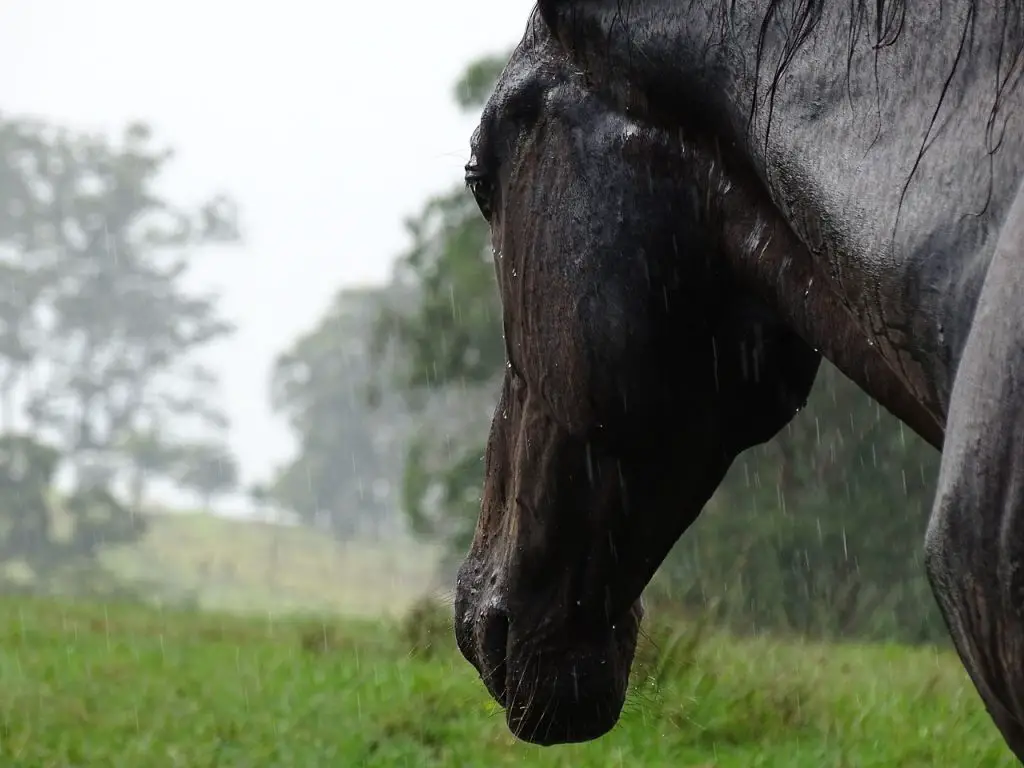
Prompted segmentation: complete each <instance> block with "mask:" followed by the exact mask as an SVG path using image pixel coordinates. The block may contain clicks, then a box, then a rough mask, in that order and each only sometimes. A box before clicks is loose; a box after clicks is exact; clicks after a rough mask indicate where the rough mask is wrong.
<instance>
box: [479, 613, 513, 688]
mask: <svg viewBox="0 0 1024 768" xmlns="http://www.w3.org/2000/svg"><path fill="white" fill-rule="evenodd" d="M480 622H481V624H482V625H483V626H482V631H481V633H480V661H481V664H480V667H481V669H480V678H481V679H482V680H483V681H484V685H486V686H487V690H488V691H489V692H490V694H491V696H493V697H494V700H495V701H497V702H498V703H499V704H501V706H503V707H504V706H506V701H505V699H506V695H507V693H508V691H507V686H506V683H505V677H506V672H507V670H508V665H507V660H508V628H509V618H508V614H506V613H505V612H504V611H500V610H494V611H488V612H487V613H485V614H484V615H483V616H481V617H480Z"/></svg>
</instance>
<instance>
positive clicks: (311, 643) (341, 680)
mask: <svg viewBox="0 0 1024 768" xmlns="http://www.w3.org/2000/svg"><path fill="white" fill-rule="evenodd" d="M656 637H659V638H660V640H659V642H658V645H657V647H655V646H653V645H648V646H645V647H644V648H643V650H642V653H641V655H640V657H639V661H638V665H639V667H640V668H641V670H642V671H641V673H640V674H638V675H637V683H636V690H635V692H634V694H633V695H632V696H631V699H630V702H629V703H628V705H627V711H626V713H625V715H624V716H623V719H622V722H621V724H620V725H619V726H618V727H617V728H616V729H615V730H614V731H613V732H612V733H611V734H609V735H608V736H607V737H605V738H604V739H602V740H600V741H598V742H596V743H591V744H586V745H579V746H571V747H553V748H546V749H545V748H539V747H532V746H528V745H524V744H521V743H517V742H516V741H515V740H514V739H513V738H512V737H511V736H510V735H509V734H508V732H507V730H506V729H505V726H504V723H503V720H502V718H501V716H500V714H498V712H497V710H496V708H495V706H494V705H492V704H491V703H490V701H489V700H488V698H487V695H486V694H485V692H484V690H483V687H482V686H481V685H480V683H479V681H478V680H477V679H476V678H475V676H474V674H473V672H472V670H471V669H470V667H469V666H468V665H467V664H466V663H465V662H464V661H462V660H461V659H460V658H459V657H458V656H457V653H456V652H455V651H454V649H453V648H452V646H453V643H452V641H451V637H450V635H449V634H448V630H447V628H446V627H445V622H444V621H441V620H439V619H438V618H437V617H436V615H435V614H433V613H431V612H430V611H426V612H423V614H422V615H421V616H420V618H419V619H418V620H416V621H410V620H407V621H406V622H405V623H404V624H403V623H397V622H387V621H384V622H381V623H370V622H366V621H360V620H349V621H347V622H344V623H334V622H332V621H327V622H324V621H319V620H314V619H290V620H269V619H244V618H240V617H237V616H235V617H232V616H226V615H212V614H199V613H195V614H193V613H184V612H182V613H174V612H169V611H168V612H159V611H157V610H155V609H142V608H137V607H132V606H124V605H121V606H113V605H111V606H106V607H104V606H102V605H99V606H97V605H86V604H71V603H60V602H55V601H28V600H4V601H0V765H3V766H7V765H12V766H14V765H16V766H20V767H21V768H34V767H36V766H40V767H41V766H53V767H54V768H56V767H57V766H61V767H65V766H104V767H107V766H109V767H110V768H117V767H119V766H139V768H143V767H145V768H150V767H157V766H159V767H163V766H238V767H239V768H241V767H242V766H245V767H246V768H256V767H257V766H258V767H260V768H263V767H267V768H272V767H274V766H281V767H284V766H289V767H290V766H301V767H302V768H314V767H316V766H325V767H326V766H330V767H331V768H336V767H339V766H346V767H347V766H417V767H419V766H503V765H508V766H512V765H515V766H522V765H529V766H566V767H568V766H579V767H582V768H586V767H587V766H602V768H604V767H605V766H620V765H622V766H700V767H702V768H710V767H711V766H715V767H716V768H751V766H778V767H779V768H822V767H825V768H828V767H830V766H857V767H858V768H867V767H869V766H886V768H892V767H893V766H972V767H973V766H1011V765H1014V763H1013V761H1012V760H1011V759H1010V757H1009V755H1008V753H1007V751H1006V749H1005V748H1004V747H1003V745H1002V743H1001V741H1000V739H999V737H998V735H997V733H996V731H995V729H994V727H993V726H992V725H991V724H990V722H989V720H988V718H987V717H986V715H985V714H984V713H983V711H982V709H981V706H980V703H979V701H978V699H977V697H976V695H975V694H974V692H973V690H972V689H971V688H970V686H969V684H968V682H967V680H966V677H965V675H964V673H963V672H962V671H961V669H960V667H959V665H958V664H957V662H956V660H955V659H954V658H953V657H951V656H950V655H949V654H947V653H936V652H934V651H930V650H908V649H903V648H896V647H854V646H846V647H843V646H840V647H828V646H818V645H809V644H796V643H792V642H782V641H772V640H742V641H741V640H734V639H729V638H725V637H722V636H718V635H706V636H704V637H701V636H700V634H699V633H697V632H696V631H694V630H692V629H683V630H681V631H680V632H678V633H677V634H675V635H672V634H671V633H668V632H663V631H658V632H657V633H656ZM425 641H430V643H429V644H428V643H426V642H425Z"/></svg>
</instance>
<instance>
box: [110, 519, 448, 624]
mask: <svg viewBox="0 0 1024 768" xmlns="http://www.w3.org/2000/svg"><path fill="white" fill-rule="evenodd" d="M275 547H276V551H277V555H276V566H275V565H274V551H275ZM438 559H439V550H438V549H437V548H436V547H429V546H425V545H422V544H415V543H412V542H397V543H396V542H388V543H387V544H386V545H385V544H380V543H377V544H374V543H367V542H356V543H353V544H351V545H348V546H346V545H344V544H341V543H339V542H337V541H335V540H333V539H331V538H330V537H329V536H326V535H324V534H321V533H319V532H317V531H313V530H310V529H308V528H299V527H296V528H289V527H283V526H277V525H269V524H266V523H260V522H252V521H243V520H232V519H229V518H224V517H216V516H214V515H207V514H199V513H168V514H156V515H152V516H151V517H150V526H149V530H148V532H147V534H146V536H145V537H144V538H143V539H142V541H140V542H137V543H135V544H132V545H130V546H124V547H119V548H117V549H113V550H111V551H108V552H106V553H104V555H103V562H104V565H106V566H107V567H108V568H109V569H110V570H111V571H112V572H113V573H114V574H115V575H116V576H117V577H119V578H121V579H123V580H125V581H126V582H129V583H131V582H134V581H142V582H145V584H146V586H147V587H156V588H162V589H163V590H164V591H166V592H168V593H170V594H187V595H191V596H192V597H194V598H195V599H196V602H197V603H198V604H199V605H200V606H202V607H204V608H212V609H217V610H230V611H234V612H243V613H247V612H248V613H252V612H259V611H273V612H275V613H282V612H289V611H306V612H308V611H316V612H322V613H338V614H345V615H350V616H364V617H376V616H379V615H381V614H384V615H392V616H394V615H398V614H400V613H402V612H403V611H405V610H406V609H407V608H408V607H409V606H410V605H411V604H412V602H413V601H415V600H416V599H418V598H419V597H421V596H422V595H423V594H424V593H431V592H432V593H435V594H436V593H438V592H440V591H443V590H442V589H440V588H439V586H440V585H438V583H437V581H436V579H435V572H436V569H437V563H438Z"/></svg>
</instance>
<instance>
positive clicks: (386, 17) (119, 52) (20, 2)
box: [0, 0, 532, 481]
mask: <svg viewBox="0 0 1024 768" xmlns="http://www.w3.org/2000/svg"><path fill="white" fill-rule="evenodd" d="M531 6H532V1H531V0H501V2H479V0H441V1H440V2H433V3H431V2H425V1H424V0H397V2H382V1H376V0H369V1H368V2H365V1H364V2H358V3H357V2H354V1H352V2H341V3H330V2H327V0H292V1H291V2H288V3H281V4H279V3H271V2H266V3H261V2H252V0H249V2H242V0H205V2H200V1H199V0H177V1H176V2H173V3H171V2H145V1H144V0H8V1H7V2H4V3H2V4H0V113H7V114H31V115H34V116H39V117H44V118H49V119H54V120H57V121H61V122H65V123H68V124H70V125H71V126H73V127H82V128H87V129H100V130H111V131H116V130H118V129H119V128H120V127H121V126H123V125H124V124H125V123H126V122H128V121H130V120H133V119H142V120H145V121H147V122H149V123H150V124H151V125H152V126H153V128H154V129H155V132H156V138H157V140H158V141H161V142H166V143H167V144H168V145H170V146H172V147H173V148H174V149H175V150H176V151H177V156H176V158H175V160H173V161H172V164H171V167H170V169H169V173H168V176H167V180H166V186H165V191H166V193H167V194H168V196H170V197H171V198H172V199H174V200H176V201H181V202H193V201H198V200H199V199H200V198H203V197H206V196H207V195H209V194H211V193H214V192H217V191H221V190H223V191H226V192H228V193H229V194H231V195H232V196H234V198H235V199H236V200H237V201H238V203H239V206H240V209H241V214H242V222H243V226H244V229H245V235H246V242H245V244H244V246H243V247H241V248H239V249H234V250H227V251H224V252H218V253H211V254H210V256H209V258H208V259H207V260H205V261H204V262H203V263H202V264H197V266H196V268H195V271H194V277H193V280H192V285H193V286H195V287H197V288H202V289H210V288H216V289H218V290H220V291H221V293H222V296H223V303H222V309H223V312H224V313H225V314H226V315H227V316H228V317H229V318H230V319H231V320H233V321H234V322H235V323H237V324H238V326H239V330H238V333H237V334H236V336H235V337H234V338H233V339H232V340H231V341H230V342H226V343H225V344H223V345H222V346H221V347H220V348H218V350H217V351H216V355H215V357H214V361H215V363H216V367H217V368H218V372H219V373H220V375H221V380H222V384H223V391H224V395H225V401H226V405H227V409H228V413H229V415H230V416H231V419H232V422H233V427H232V433H231V442H232V447H233V448H234V450H235V451H236V453H237V455H238V457H239V460H240V461H241V463H242V466H243V470H244V473H245V476H246V480H248V481H251V480H255V479H258V478H260V477H261V476H264V475H265V474H266V473H267V471H268V470H269V469H270V468H271V467H272V466H273V465H274V464H276V463H277V462H279V461H281V460H282V459H284V458H285V457H286V456H287V455H288V454H289V452H290V450H291V443H290V439H289V437H288V433H287V430H286V428H285V425H284V424H283V423H282V422H281V421H280V420H277V419H275V418H274V417H273V416H272V415H271V413H270V409H269V404H268V391H267V384H268V380H269V371H270V366H271V363H272V361H273V359H274V357H275V355H276V354H277V353H278V352H279V351H281V350H282V349H284V348H285V347H286V346H287V345H288V344H289V343H290V342H291V341H292V340H293V339H294V338H295V337H296V336H297V334H298V333H300V332H301V331H302V330H303V329H305V328H308V327H309V326H311V325H312V324H313V323H314V322H315V321H316V320H317V318H318V317H319V315H320V313H321V312H322V311H323V310H324V309H325V307H326V306H327V304H328V302H329V300H330V298H331V296H332V295H333V294H334V293H335V291H337V290H338V289H339V288H341V287H342V286H349V285H358V284H366V283H370V282H379V281H382V280H384V279H385V278H386V277H387V276H388V274H389V269H390V264H391V261H392V258H393V257H394V255H395V254H396V253H397V252H399V251H400V250H401V249H402V248H403V247H404V245H405V243H406V241H405V235H404V231H403V229H402V227H401V221H402V219H403V217H405V216H406V215H409V214H411V213H413V212H415V211H416V210H417V208H418V207H419V205H420V203H422V202H423V200H424V199H425V198H426V197H427V196H428V195H430V194H431V193H432V192H435V191H438V190H440V189H443V188H445V187H446V186H448V185H449V184H450V183H452V182H453V181H455V180H457V179H458V178H459V177H460V176H461V170H462V165H463V164H464V162H465V159H466V155H467V146H468V138H469V133H470V131H471V130H472V126H473V122H474V121H473V119H472V118H469V117H464V116H461V115H459V113H458V111H457V109H456V108H455V106H454V104H453V102H452V98H451V89H452V85H453V83H454V81H455V79H456V78H457V77H458V75H459V74H460V73H461V71H462V70H463V68H464V67H465V65H466V64H468V63H469V62H470V61H471V60H472V59H474V58H475V57H477V56H480V55H484V54H489V53H497V52H501V51H503V50H505V49H506V48H508V47H509V46H511V45H512V44H514V43H515V42H516V41H517V40H518V39H519V37H520V35H521V34H522V32H523V30H524V28H525V25H526V20H527V16H528V15H529V12H530V8H531Z"/></svg>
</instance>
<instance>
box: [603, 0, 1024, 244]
mask: <svg viewBox="0 0 1024 768" xmlns="http://www.w3.org/2000/svg"><path fill="white" fill-rule="evenodd" d="M930 1H931V2H937V3H941V2H942V0H930ZM620 2H621V0H620ZM827 2H837V0H796V2H793V1H792V0H771V2H770V3H769V5H768V9H767V11H766V12H765V15H764V17H763V19H762V20H761V29H760V35H759V37H758V47H757V51H756V56H755V91H754V98H753V99H752V100H751V105H750V121H751V123H752V121H753V116H754V111H755V108H756V104H757V97H758V93H757V83H759V82H760V75H761V71H762V67H764V66H769V65H770V66H774V72H772V74H771V84H770V85H769V87H768V92H767V93H766V94H765V98H766V100H767V103H768V114H767V119H766V123H765V134H764V141H765V146H766V148H767V143H768V137H769V133H770V131H771V121H772V112H773V109H774V101H775V94H776V91H777V89H778V88H779V85H780V82H781V80H782V77H783V75H784V74H785V72H786V70H787V69H788V67H789V65H790V63H791V62H792V61H793V59H794V57H795V56H796V54H797V53H798V52H799V50H800V49H801V48H802V47H803V45H804V44H805V43H806V42H807V40H808V39H809V38H810V37H811V35H812V34H813V32H814V30H815V28H816V27H817V25H818V23H819V22H820V21H821V18H822V11H823V10H824V7H825V3H827ZM848 2H850V9H851V14H850V28H849V32H848V35H847V49H846V52H845V57H846V79H847V89H848V91H849V90H850V87H851V86H850V78H851V71H852V67H853V58H854V51H855V48H856V46H857V44H858V43H859V42H861V40H862V37H863V36H864V35H865V34H868V35H871V38H870V42H871V47H872V49H873V50H874V53H875V66H874V80H875V92H876V98H877V97H878V94H879V90H880V85H879V71H878V54H879V53H880V52H881V51H883V50H884V49H886V48H890V47H893V46H895V45H897V44H899V42H900V40H901V39H902V37H903V31H904V27H905V23H906V21H907V17H908V14H913V13H914V11H915V9H916V8H921V7H922V6H921V5H918V4H916V3H912V4H911V7H910V8H909V9H908V3H907V0H848ZM985 2H991V3H992V5H991V7H992V8H993V9H994V10H995V12H996V13H998V14H999V15H1000V17H1001V19H1000V20H1001V27H1002V32H1001V35H1000V36H999V39H998V41H997V42H996V45H997V46H998V50H997V54H996V55H997V67H996V73H995V82H994V83H993V84H992V85H993V98H992V105H991V107H990V108H989V113H988V119H987V121H986V124H985V143H986V149H987V153H988V158H989V166H990V173H989V194H988V198H987V199H986V202H985V205H984V207H983V208H982V211H980V212H978V213H976V214H974V215H981V213H983V212H984V210H985V209H986V208H987V207H988V204H989V202H990V200H991V194H992V190H991V187H992V171H991V166H992V163H993V158H994V155H995V153H996V152H997V151H998V149H999V147H1000V146H1001V144H1002V140H1003V130H1004V128H1005V120H1003V121H1000V116H1001V108H1002V106H1003V103H1004V101H1005V98H1006V96H1007V94H1008V93H1009V91H1010V90H1012V89H1013V88H1014V87H1016V85H1017V84H1018V82H1019V80H1020V77H1021V71H1020V64H1021V61H1022V58H1024V17H1022V12H1021V11H1022V8H1021V0H1002V2H1001V3H999V4H998V5H997V0H985ZM735 6H736V0H723V7H722V12H723V13H727V14H732V13H733V12H734V11H735ZM981 8H982V7H981V6H980V4H979V0H970V3H969V4H968V8H967V14H966V17H965V18H964V21H963V25H962V28H961V29H960V30H959V36H958V45H957V49H956V52H955V55H954V57H953V62H952V64H951V66H950V68H949V71H948V72H947V73H946V75H945V79H944V82H943V87H942V90H941V92H940V94H939V97H938V100H937V101H936V103H935V105H934V107H933V108H932V112H931V116H930V119H929V122H928V127H927V129H926V131H925V134H924V136H922V138H921V143H920V146H919V147H918V151H917V156H916V157H915V160H914V165H913V166H912V168H911V171H910V173H909V174H908V176H907V179H906V180H905V181H904V184H903V188H902V190H901V193H900V199H899V207H898V209H897V219H898V217H899V211H900V210H901V209H902V206H903V201H904V199H905V197H906V194H907V190H908V189H909V188H910V184H911V182H912V181H913V178H914V174H915V173H916V172H917V170H918V168H919V167H920V165H921V161H922V159H923V158H924V156H925V153H926V152H927V151H928V148H929V147H930V146H931V144H932V143H933V138H934V131H935V127H936V124H937V122H938V118H939V113H940V111H941V110H942V107H943V106H944V105H945V103H946V100H947V97H948V96H949V94H950V90H951V86H952V84H953V79H954V77H955V76H956V75H957V73H958V71H959V70H960V68H961V67H962V66H964V65H965V62H967V61H968V59H969V58H970V55H971V52H972V51H973V49H974V47H975V45H976V43H977V42H978V41H976V39H975V32H976V28H975V25H976V22H977V18H978V13H979V10H981ZM773 24H781V25H782V26H783V28H784V29H785V35H786V36H785V39H784V42H783V47H782V51H781V53H780V55H779V57H778V59H777V61H775V62H766V61H765V40H766V37H767V35H768V32H769V29H770V27H771V26H772V25H773ZM981 42H982V44H983V45H986V44H987V45H991V44H992V41H981ZM894 232H895V227H894Z"/></svg>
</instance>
